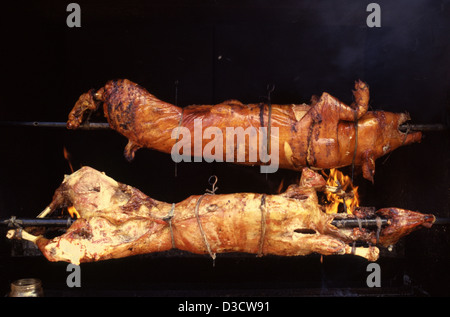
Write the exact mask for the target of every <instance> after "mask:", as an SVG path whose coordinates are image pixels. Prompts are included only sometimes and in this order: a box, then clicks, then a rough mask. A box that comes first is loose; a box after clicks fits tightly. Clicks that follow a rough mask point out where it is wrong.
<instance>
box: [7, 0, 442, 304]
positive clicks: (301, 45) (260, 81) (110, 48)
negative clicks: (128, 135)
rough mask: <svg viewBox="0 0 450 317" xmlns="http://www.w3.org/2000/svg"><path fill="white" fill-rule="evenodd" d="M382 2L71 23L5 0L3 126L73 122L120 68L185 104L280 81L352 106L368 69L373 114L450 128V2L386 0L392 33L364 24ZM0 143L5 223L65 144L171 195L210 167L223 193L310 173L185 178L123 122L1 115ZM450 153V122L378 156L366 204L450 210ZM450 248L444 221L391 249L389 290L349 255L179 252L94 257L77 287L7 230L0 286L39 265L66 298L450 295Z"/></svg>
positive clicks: (280, 89)
mask: <svg viewBox="0 0 450 317" xmlns="http://www.w3.org/2000/svg"><path fill="white" fill-rule="evenodd" d="M370 2H371V1H356V0H354V1H272V0H267V1H197V0H195V1H162V0H161V1H77V3H78V4H80V6H81V27H80V28H69V27H67V25H66V18H67V16H68V15H69V12H66V7H67V5H68V4H69V3H70V1H56V0H55V1H29V2H27V1H25V2H20V3H19V2H14V4H13V3H8V4H6V5H3V4H2V13H3V14H2V18H1V19H0V21H1V24H2V25H1V28H0V30H1V54H2V58H1V63H2V65H1V70H2V71H1V73H2V85H1V86H0V87H1V88H0V89H1V92H0V121H61V122H64V121H66V120H67V115H68V113H69V111H70V110H71V109H72V107H73V105H74V103H75V102H76V100H77V99H78V97H79V96H80V95H81V94H82V93H84V92H86V91H88V90H89V89H91V88H97V89H98V88H100V87H102V86H103V85H104V84H105V82H106V81H108V80H110V79H116V78H128V79H130V80H132V81H135V82H137V83H139V84H140V85H142V86H143V87H145V88H147V89H148V90H149V92H151V93H152V94H154V95H156V96H157V97H158V98H160V99H162V100H165V101H168V102H171V103H175V102H176V103H177V104H178V105H179V106H187V105H190V104H213V103H218V102H221V101H223V100H226V99H237V100H240V101H242V102H244V103H246V102H248V103H250V102H259V101H263V100H264V98H265V97H266V96H267V86H268V85H273V86H274V87H275V90H274V92H273V93H272V102H273V103H301V102H309V99H310V97H311V95H313V94H318V95H320V94H321V93H322V92H323V91H327V92H328V93H330V94H332V95H334V96H336V97H338V98H339V99H341V100H343V101H345V102H347V103H351V101H352V92H351V90H352V88H353V83H354V81H355V80H357V79H362V80H364V81H366V82H367V83H368V84H369V85H370V89H371V101H370V105H371V109H376V110H385V111H392V112H405V111H406V112H409V113H410V115H411V118H412V121H413V123H425V124H429V123H439V124H449V104H450V1H376V2H377V3H378V4H379V5H380V6H381V27H380V28H369V27H368V26H367V25H366V18H367V16H368V15H369V12H366V7H367V5H368V4H369V3H370ZM101 120H103V119H102V118H100V117H99V118H94V119H93V121H101ZM0 140H1V142H2V144H1V145H2V146H1V152H0V157H1V164H0V218H6V217H9V216H11V215H16V216H18V217H35V216H36V215H37V214H38V213H39V212H40V211H42V210H43V209H44V208H45V207H46V206H47V204H48V203H49V202H50V201H51V198H52V195H53V192H54V190H55V189H56V188H57V187H58V186H59V184H60V183H61V181H62V179H63V175H64V174H68V173H70V168H69V164H68V162H67V161H66V160H65V158H64V156H63V148H64V147H65V148H66V149H67V150H68V152H69V153H70V154H71V163H72V164H73V166H74V167H75V168H79V167H80V166H85V165H88V166H91V167H94V168H96V169H98V170H101V171H104V172H106V173H107V174H108V175H109V176H111V177H113V178H114V179H116V180H117V181H119V182H122V183H126V184H129V185H132V186H134V187H137V188H139V189H140V190H142V191H143V192H144V193H146V194H147V195H149V196H151V197H153V198H155V199H157V200H162V201H166V202H178V201H181V200H183V199H184V198H186V197H188V196H190V195H193V194H201V193H203V192H204V191H205V189H206V188H209V185H208V178H209V176H211V175H213V174H215V175H217V176H218V179H219V182H218V187H219V190H218V193H232V192H244V191H246V192H261V193H275V192H276V190H277V188H278V187H279V185H280V182H281V181H282V180H283V181H284V184H285V185H288V184H289V183H292V182H294V181H296V180H298V178H299V175H298V173H295V172H291V171H283V170H279V171H278V172H277V173H276V174H270V175H263V174H260V173H259V168H251V167H242V166H236V165H232V164H228V163H220V164H219V163H212V164H208V163H190V164H189V163H180V164H178V165H177V177H175V165H174V163H173V162H172V160H171V158H170V155H167V154H162V153H158V152H155V151H151V150H145V149H144V150H140V151H138V152H137V154H136V158H135V160H134V161H133V162H132V163H128V162H127V161H126V160H125V159H124V158H123V155H122V153H123V148H124V146H125V145H126V142H127V140H126V139H125V138H124V137H122V136H121V135H119V134H117V133H116V132H114V131H67V130H65V129H51V128H35V127H5V126H0ZM449 154H450V140H449V132H448V130H447V131H440V132H427V133H425V138H424V140H423V141H422V143H421V144H414V145H411V146H408V147H404V148H400V149H398V150H396V151H394V152H393V153H392V154H391V155H389V156H388V157H383V158H380V159H379V160H378V161H377V164H376V166H377V167H376V176H375V184H373V185H372V184H371V183H369V182H367V181H366V180H364V179H363V178H362V177H361V176H360V175H359V174H358V175H356V177H355V183H356V185H358V186H360V195H361V197H362V205H364V206H374V207H376V208H382V207H389V206H395V207H400V208H405V209H411V210H417V211H421V212H424V213H433V214H435V215H436V216H440V217H448V216H449V213H450V175H449V166H450V157H449ZM344 171H345V170H344ZM345 172H348V170H347V171H345ZM5 232H6V231H4V230H3V229H2V230H1V232H0V233H1V236H2V237H4V234H5ZM449 246H450V244H449V233H448V230H447V227H445V226H435V227H433V228H431V229H423V230H420V231H417V232H415V233H413V234H411V235H410V236H408V237H406V238H405V239H403V240H402V241H401V242H400V243H399V245H398V246H397V247H396V248H395V249H394V252H391V253H389V252H384V251H383V256H382V257H381V258H380V260H379V261H378V263H379V264H380V266H381V270H382V288H381V289H369V288H368V287H367V286H366V277H367V275H368V273H367V272H366V267H367V261H365V260H363V259H359V258H355V257H352V256H328V257H324V258H323V261H322V262H321V257H320V256H318V255H311V256H307V257H292V258H281V257H272V256H268V257H264V258H255V257H254V255H234V254H232V255H219V256H218V258H217V259H216V262H215V266H214V267H213V265H212V261H211V259H210V258H208V256H196V255H190V254H186V253H183V252H178V251H171V252H166V253H162V254H155V255H148V256H136V257H132V258H127V259H119V260H111V261H105V262H100V263H90V264H83V265H82V287H81V288H80V289H70V288H68V287H67V286H66V283H65V282H66V277H67V275H68V274H69V273H67V272H66V270H65V269H66V266H67V265H66V264H65V263H49V262H47V261H46V260H45V259H44V258H43V257H42V256H37V257H11V256H10V254H11V252H10V251H11V242H10V241H8V240H6V238H1V239H0V257H1V259H0V272H1V273H0V291H1V292H2V294H6V293H7V291H8V289H9V283H10V282H11V281H13V280H15V279H17V278H23V277H29V276H31V277H38V278H41V279H42V280H43V283H44V289H45V290H46V292H47V294H48V295H54V296H59V295H64V296H71V295H80V296H96V295H124V296H135V295H143V296H146V295H227V296H241V295H255V296H260V295H268V296H278V295H282V296H290V295H337V296H352V295H358V294H372V295H373V294H375V295H379V294H387V295H411V296H416V295H417V296H448V295H450V288H449V286H448V285H449V283H450V278H449V276H450V273H449V272H448V270H449V269H448V268H449V264H450V256H449V254H450V253H449V251H450V248H449Z"/></svg>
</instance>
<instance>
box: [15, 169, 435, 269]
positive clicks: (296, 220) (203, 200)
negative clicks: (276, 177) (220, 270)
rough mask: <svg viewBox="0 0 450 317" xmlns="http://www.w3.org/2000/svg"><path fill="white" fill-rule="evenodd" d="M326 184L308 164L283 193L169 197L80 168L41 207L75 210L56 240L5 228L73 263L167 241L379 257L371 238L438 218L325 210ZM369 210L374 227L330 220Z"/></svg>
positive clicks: (218, 248)
mask: <svg viewBox="0 0 450 317" xmlns="http://www.w3.org/2000/svg"><path fill="white" fill-rule="evenodd" d="M324 188H325V180H324V179H323V178H322V176H321V175H319V174H317V173H316V172H314V171H312V170H310V169H308V168H305V169H304V170H303V172H302V177H301V180H300V182H299V184H294V185H291V186H289V187H288V189H287V190H286V191H285V192H284V193H282V194H277V195H265V194H256V193H235V194H216V193H215V192H214V188H213V190H212V191H210V192H206V193H205V194H203V195H193V196H190V197H188V198H186V199H185V200H183V201H181V202H178V203H173V204H170V203H166V202H161V201H157V200H155V199H152V198H150V197H148V196H146V195H145V194H144V193H142V192H141V191H139V190H138V189H136V188H134V187H132V186H129V185H125V184H122V183H119V182H117V181H115V180H114V179H112V178H111V177H108V176H106V175H105V174H104V173H101V172H99V171H97V170H95V169H93V168H90V167H83V168H81V169H80V170H78V171H76V172H75V173H73V174H71V175H68V176H66V177H65V178H64V181H63V182H62V184H61V185H60V186H59V188H58V189H57V190H56V192H55V194H54V197H53V200H52V202H51V203H50V205H49V206H48V207H47V209H46V210H47V212H48V211H54V210H56V209H58V208H67V207H71V208H75V209H76V210H77V211H78V213H79V215H80V218H79V219H77V220H76V221H75V222H74V223H73V224H72V225H71V226H70V228H69V229H68V230H67V232H66V233H64V234H62V235H60V236H57V237H55V238H53V239H47V238H45V237H43V236H33V235H31V234H28V233H27V232H25V231H21V230H11V231H10V232H8V235H9V237H10V238H13V237H22V238H25V239H28V240H31V241H33V242H34V243H35V244H37V246H38V247H39V249H40V250H41V251H42V253H43V254H44V256H45V257H46V258H47V259H48V260H50V261H67V262H71V263H74V264H79V263H82V262H92V261H100V260H106V259H112V258H122V257H127V256H132V255H137V254H145V253H152V252H159V251H165V250H169V249H172V248H177V249H180V250H185V251H189V252H192V253H196V254H209V255H211V257H213V258H214V257H215V256H216V254H217V253H225V252H244V253H252V254H258V255H267V254H272V255H279V256H298V255H308V254H311V253H319V254H323V255H332V254H355V255H358V256H362V257H364V258H366V259H368V260H370V261H375V260H376V259H377V258H378V256H379V249H378V247H377V246H376V244H379V245H382V246H389V245H393V244H395V243H396V242H397V241H398V240H399V239H400V238H402V237H403V236H405V235H407V234H409V233H410V232H411V231H413V230H415V229H417V228H419V227H422V226H423V227H430V226H431V225H432V224H433V222H434V220H435V217H434V216H433V215H430V214H421V213H418V212H413V211H408V210H403V209H399V208H385V209H380V210H378V211H376V212H368V211H367V212H366V211H364V209H360V210H358V212H357V213H355V215H352V214H351V215H347V214H345V215H340V214H327V213H325V212H324V210H323V207H322V206H321V205H320V204H319V202H318V196H317V192H318V191H321V190H324ZM47 212H46V213H47ZM369 216H372V217H379V218H383V219H385V220H387V224H386V225H385V226H383V227H378V228H377V230H371V229H368V228H364V227H356V228H340V227H339V226H335V225H333V224H332V221H333V220H335V219H343V218H347V219H357V218H356V217H362V218H364V217H369ZM355 243H365V244H368V245H369V246H356V245H355Z"/></svg>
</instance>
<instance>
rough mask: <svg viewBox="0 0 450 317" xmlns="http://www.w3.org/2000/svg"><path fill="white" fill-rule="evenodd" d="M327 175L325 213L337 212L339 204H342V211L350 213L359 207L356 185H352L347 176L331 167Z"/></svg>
mask: <svg viewBox="0 0 450 317" xmlns="http://www.w3.org/2000/svg"><path fill="white" fill-rule="evenodd" d="M325 176H327V177H328V178H327V181H326V187H325V193H326V198H327V201H328V202H329V203H328V204H327V205H326V209H325V211H326V213H327V214H334V213H338V210H339V205H340V204H343V207H344V211H346V212H347V213H348V214H352V213H353V211H354V210H355V208H356V207H359V196H358V186H353V183H352V180H351V178H350V177H349V176H346V175H344V174H343V173H342V172H341V171H339V170H337V169H335V168H332V169H330V174H329V175H325Z"/></svg>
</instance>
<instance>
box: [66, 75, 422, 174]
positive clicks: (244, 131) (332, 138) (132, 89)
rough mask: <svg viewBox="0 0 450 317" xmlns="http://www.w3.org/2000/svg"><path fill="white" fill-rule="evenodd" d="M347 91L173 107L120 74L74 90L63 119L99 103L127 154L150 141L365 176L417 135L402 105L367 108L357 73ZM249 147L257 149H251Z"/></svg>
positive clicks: (78, 118) (160, 146) (189, 152)
mask: <svg viewBox="0 0 450 317" xmlns="http://www.w3.org/2000/svg"><path fill="white" fill-rule="evenodd" d="M353 95H354V102H353V103H352V104H351V105H346V104H345V103H343V102H341V101H339V100H338V99H337V98H335V97H333V96H331V95H330V94H328V93H326V92H325V93H323V94H322V95H321V96H320V98H319V97H313V98H312V101H311V104H309V105H307V104H287V105H275V104H270V103H259V104H243V103H241V102H239V101H236V100H230V101H226V102H223V103H220V104H216V105H192V106H188V107H185V108H180V107H177V106H175V105H172V104H170V103H167V102H164V101H162V100H159V99H158V98H156V97H155V96H154V95H152V94H150V93H149V92H148V91H147V90H146V89H144V88H143V87H141V86H139V85H138V84H136V83H133V82H131V81H129V80H127V79H120V80H112V81H109V82H108V83H106V85H105V86H104V87H102V88H101V89H99V90H94V89H91V90H90V91H89V92H87V93H85V94H83V95H81V96H80V98H79V100H78V101H77V102H76V104H75V106H74V107H73V109H72V111H71V112H70V114H69V118H68V121H67V127H68V128H69V129H76V128H78V127H79V126H80V125H81V124H82V123H83V122H84V121H85V120H86V118H87V117H88V114H89V113H91V112H93V111H96V110H98V109H99V108H100V106H101V105H103V112H104V115H105V117H106V118H107V120H108V122H109V125H110V127H111V128H113V129H114V130H116V131H118V132H119V133H121V134H122V135H124V136H125V137H126V138H128V140H129V142H128V144H127V146H126V148H125V157H126V158H127V159H128V160H132V159H133V158H134V155H135V152H136V150H138V149H140V148H150V149H155V150H158V151H161V152H164V153H171V154H174V153H175V154H176V155H179V156H178V158H177V159H179V157H180V156H181V155H184V156H188V157H190V156H194V157H195V156H200V160H201V157H203V158H204V159H205V160H216V161H228V162H234V163H238V164H250V165H261V166H262V168H263V167H264V166H266V167H267V166H268V168H267V170H266V172H273V171H276V169H278V167H280V168H284V169H292V170H298V171H300V170H302V168H303V167H311V168H313V169H329V168H339V167H344V166H349V165H354V166H359V167H362V171H363V176H364V177H365V178H366V179H369V180H371V181H372V182H373V180H374V173H375V160H376V159H377V158H379V157H381V156H383V155H385V154H387V153H389V152H391V151H393V150H395V149H397V148H398V147H400V146H403V145H407V144H411V143H414V142H418V141H420V140H421V133H420V132H413V133H402V132H401V131H400V130H399V126H400V125H401V124H402V123H404V122H405V121H407V120H408V119H409V116H408V115H407V114H405V113H399V114H395V113H390V112H385V111H368V104H369V87H368V85H367V84H366V83H364V82H362V81H357V82H356V83H355V90H354V91H353ZM239 129H240V130H239ZM249 129H250V130H249ZM230 131H231V132H230ZM239 131H240V132H241V135H239V136H237V135H236V133H237V132H239ZM252 133H253V134H252ZM196 136H197V139H196ZM241 136H243V138H240V137H241ZM198 138H200V139H198ZM235 138H237V141H236V142H234V140H235ZM247 140H248V141H247ZM254 153H256V154H257V155H253V156H252V154H254Z"/></svg>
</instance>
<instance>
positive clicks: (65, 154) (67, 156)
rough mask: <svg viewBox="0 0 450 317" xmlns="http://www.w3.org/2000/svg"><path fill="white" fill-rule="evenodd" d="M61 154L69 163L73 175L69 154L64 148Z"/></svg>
mask: <svg viewBox="0 0 450 317" xmlns="http://www.w3.org/2000/svg"><path fill="white" fill-rule="evenodd" d="M63 153H64V158H65V159H66V161H67V162H68V163H69V167H70V171H71V172H72V173H73V166H72V163H71V162H70V161H71V157H70V153H69V151H67V149H66V147H65V146H64V149H63Z"/></svg>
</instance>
